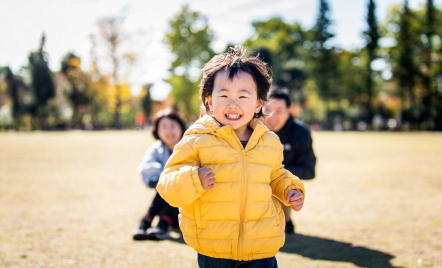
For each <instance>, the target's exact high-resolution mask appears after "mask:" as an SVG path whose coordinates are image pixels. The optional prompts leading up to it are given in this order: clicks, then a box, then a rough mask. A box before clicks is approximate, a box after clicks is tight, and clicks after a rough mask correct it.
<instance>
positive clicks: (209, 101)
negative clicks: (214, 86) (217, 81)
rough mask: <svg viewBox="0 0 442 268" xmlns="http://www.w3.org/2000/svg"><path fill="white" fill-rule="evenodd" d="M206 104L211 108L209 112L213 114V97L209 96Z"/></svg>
mask: <svg viewBox="0 0 442 268" xmlns="http://www.w3.org/2000/svg"><path fill="white" fill-rule="evenodd" d="M206 103H207V105H208V106H209V110H210V111H211V112H213V105H212V96H207V97H206Z"/></svg>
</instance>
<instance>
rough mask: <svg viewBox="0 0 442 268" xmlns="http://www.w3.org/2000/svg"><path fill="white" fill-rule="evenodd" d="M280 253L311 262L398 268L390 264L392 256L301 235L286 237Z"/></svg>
mask: <svg viewBox="0 0 442 268" xmlns="http://www.w3.org/2000/svg"><path fill="white" fill-rule="evenodd" d="M280 251H281V252H285V253H294V254H298V255H301V256H304V257H307V258H309V259H313V260H327V261H337V262H350V263H354V264H355V265H357V266H359V267H366V268H399V267H396V266H392V265H391V264H390V260H391V259H393V258H394V256H392V255H390V254H388V253H384V252H381V251H376V250H372V249H369V248H364V247H355V246H353V245H352V244H350V243H344V242H339V241H335V240H330V239H325V238H320V237H313V236H306V235H301V234H291V235H287V236H286V241H285V245H284V247H282V248H281V250H280Z"/></svg>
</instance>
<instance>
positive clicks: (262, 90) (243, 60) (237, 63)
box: [200, 45, 272, 118]
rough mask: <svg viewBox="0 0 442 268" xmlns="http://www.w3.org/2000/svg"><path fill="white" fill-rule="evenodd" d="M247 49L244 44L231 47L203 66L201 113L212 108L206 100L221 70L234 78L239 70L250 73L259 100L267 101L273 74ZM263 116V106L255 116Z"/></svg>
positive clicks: (230, 77)
mask: <svg viewBox="0 0 442 268" xmlns="http://www.w3.org/2000/svg"><path fill="white" fill-rule="evenodd" d="M247 54H248V53H247V49H246V48H245V47H243V46H238V45H237V46H235V47H230V48H229V51H228V52H226V53H221V54H218V55H216V56H214V57H213V58H212V59H211V60H209V62H207V63H206V64H205V65H204V67H203V68H202V72H203V78H202V79H201V83H200V98H201V102H202V105H201V114H208V113H209V111H210V109H209V105H208V103H207V101H206V99H207V97H209V96H212V92H213V84H214V82H215V76H216V74H217V73H218V72H219V71H228V72H229V79H230V80H233V78H234V77H235V75H237V74H238V73H239V72H245V73H248V74H250V75H251V76H252V77H253V81H255V84H256V88H257V91H258V92H257V93H258V100H260V101H261V102H262V104H264V103H265V102H266V101H267V94H268V92H269V89H270V86H271V85H272V75H271V72H270V69H269V68H268V67H267V63H265V62H264V61H262V60H261V59H260V58H259V57H258V56H256V57H251V56H247ZM261 116H263V112H262V108H261V110H260V111H259V112H258V113H255V116H254V117H255V118H258V117H261Z"/></svg>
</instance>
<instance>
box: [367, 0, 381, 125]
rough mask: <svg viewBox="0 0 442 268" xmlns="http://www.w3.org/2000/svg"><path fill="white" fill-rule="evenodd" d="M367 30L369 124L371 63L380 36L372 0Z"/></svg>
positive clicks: (371, 106)
mask: <svg viewBox="0 0 442 268" xmlns="http://www.w3.org/2000/svg"><path fill="white" fill-rule="evenodd" d="M367 24H368V30H367V31H365V32H364V34H365V39H366V41H367V45H366V49H367V54H368V60H367V78H366V79H367V80H366V84H367V103H366V122H367V124H368V125H371V121H372V118H373V91H374V90H373V70H372V69H371V63H372V62H373V60H374V59H375V58H376V50H377V48H378V41H379V38H380V35H379V28H378V22H377V19H376V4H375V2H374V0H369V1H368V14H367Z"/></svg>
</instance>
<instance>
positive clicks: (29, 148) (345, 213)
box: [0, 131, 442, 268]
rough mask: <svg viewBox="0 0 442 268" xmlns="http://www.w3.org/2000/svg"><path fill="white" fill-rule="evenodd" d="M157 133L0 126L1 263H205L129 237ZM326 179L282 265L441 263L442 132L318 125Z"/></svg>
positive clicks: (178, 247)
mask: <svg viewBox="0 0 442 268" xmlns="http://www.w3.org/2000/svg"><path fill="white" fill-rule="evenodd" d="M151 142H152V138H151V137H150V134H148V132H134V131H122V132H113V131H110V132H76V131H73V132H54V133H52V132H50V133H44V132H36V133H9V132H8V133H0V267H1V268H3V267H4V268H13V267H14V268H15V267H32V268H37V267H45V268H50V267H85V268H86V267H97V268H98V267H105V268H108V267H116V268H120V267H122V268H123V267H130V268H137V267H159V268H169V267H177V268H181V267H183V268H184V267H197V264H196V253H195V252H194V250H193V249H191V248H189V247H188V246H186V245H185V244H184V243H183V241H182V240H181V239H175V240H173V239H171V240H166V241H161V242H155V241H142V242H135V241H133V240H132V237H131V231H132V230H133V229H134V228H135V227H136V226H137V225H138V221H139V219H140V217H141V216H142V215H143V214H144V213H145V211H146V209H147V206H148V204H150V201H151V199H152V197H153V194H154V191H153V190H150V189H147V188H146V187H145V186H144V185H143V184H142V182H141V178H140V177H139V176H138V174H136V172H135V167H136V165H137V164H138V162H139V161H140V159H141V156H142V154H143V152H144V150H145V149H146V148H147V147H148V146H149V144H150V143H151ZM314 148H315V151H316V155H317V157H318V164H317V177H316V179H314V180H312V181H306V182H305V185H306V193H307V194H306V203H305V206H304V208H303V210H302V211H301V212H299V213H296V214H293V219H294V220H295V222H296V231H297V234H295V235H290V236H287V239H286V245H285V246H284V247H283V248H282V249H281V251H280V252H279V253H278V255H277V259H278V264H279V267H281V268H285V267H343V268H350V267H367V268H382V267H439V268H440V267H442V160H441V159H442V134H440V133H439V134H437V133H327V132H317V133H314Z"/></svg>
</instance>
